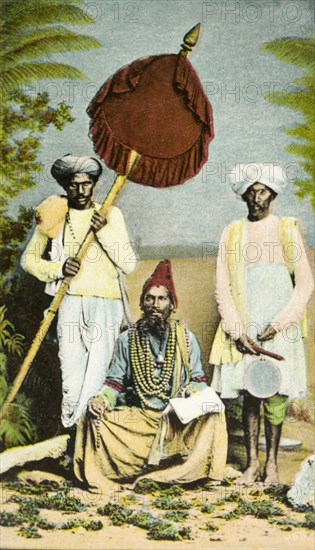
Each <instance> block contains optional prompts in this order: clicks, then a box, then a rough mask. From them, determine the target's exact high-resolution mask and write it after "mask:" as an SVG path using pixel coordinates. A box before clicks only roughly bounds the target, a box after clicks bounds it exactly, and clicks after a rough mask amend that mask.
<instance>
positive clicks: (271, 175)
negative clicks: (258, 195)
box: [231, 162, 286, 195]
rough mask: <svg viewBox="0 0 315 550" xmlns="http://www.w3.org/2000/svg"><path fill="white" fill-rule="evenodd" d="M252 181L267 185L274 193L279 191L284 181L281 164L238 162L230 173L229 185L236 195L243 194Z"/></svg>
mask: <svg viewBox="0 0 315 550" xmlns="http://www.w3.org/2000/svg"><path fill="white" fill-rule="evenodd" d="M254 183H262V184H263V185H267V187H269V188H270V189H272V190H273V191H274V192H275V193H281V191H283V190H284V188H285V186H286V181H285V178H284V174H283V169H282V168H281V166H279V165H276V164H272V163H269V162H268V163H265V164H264V163H259V162H251V163H248V164H238V165H237V169H236V170H235V173H233V174H231V187H232V189H233V191H234V192H235V193H237V194H238V195H243V194H244V193H245V192H246V191H247V189H248V188H249V187H250V186H251V185H253V184H254Z"/></svg>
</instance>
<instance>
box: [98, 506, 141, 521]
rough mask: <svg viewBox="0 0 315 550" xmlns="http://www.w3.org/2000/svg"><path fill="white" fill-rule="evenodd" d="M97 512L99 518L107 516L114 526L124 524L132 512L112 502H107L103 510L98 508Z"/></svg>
mask: <svg viewBox="0 0 315 550" xmlns="http://www.w3.org/2000/svg"><path fill="white" fill-rule="evenodd" d="M97 511H98V513H99V514H100V515H101V516H109V517H110V518H111V522H112V524H113V525H116V526H120V525H123V524H124V523H126V522H127V520H128V518H130V517H131V515H132V510H128V508H126V507H124V506H120V504H116V503H112V502H109V503H108V504H106V505H105V506H104V507H103V508H98V509H97Z"/></svg>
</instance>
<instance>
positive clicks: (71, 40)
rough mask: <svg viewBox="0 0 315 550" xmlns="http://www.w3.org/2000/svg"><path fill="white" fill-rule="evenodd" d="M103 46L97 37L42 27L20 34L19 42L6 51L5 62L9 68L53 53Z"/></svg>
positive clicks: (60, 28) (58, 28)
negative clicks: (29, 32) (33, 31)
mask: <svg viewBox="0 0 315 550" xmlns="http://www.w3.org/2000/svg"><path fill="white" fill-rule="evenodd" d="M101 46H102V44H101V42H100V41H99V40H96V39H95V38H91V37H90V36H87V35H82V34H77V33H74V32H71V31H69V30H68V29H65V28H62V27H57V28H52V27H51V28H47V29H40V30H39V31H37V32H35V33H31V34H27V35H20V36H18V37H17V43H16V44H14V43H13V44H12V43H11V44H10V49H7V51H4V53H5V59H4V64H5V68H7V67H9V66H12V65H14V64H16V63H20V62H22V61H29V60H30V59H37V58H39V57H44V56H45V55H47V54H51V53H60V52H61V53H67V52H69V51H83V50H91V49H94V48H100V47H101Z"/></svg>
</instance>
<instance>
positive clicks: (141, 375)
mask: <svg viewBox="0 0 315 550" xmlns="http://www.w3.org/2000/svg"><path fill="white" fill-rule="evenodd" d="M175 352H176V321H174V320H171V321H170V322H169V334H168V340H167V345H166V351H165V360H164V363H163V367H162V372H161V376H160V377H157V376H156V374H155V364H154V359H153V353H152V350H151V346H150V340H149V336H148V335H147V334H143V333H142V334H141V336H140V334H139V331H138V330H137V328H136V327H132V328H131V329H130V357H131V367H132V373H133V378H134V383H135V388H136V390H137V393H138V395H139V398H140V401H141V404H142V406H145V407H148V408H150V409H159V408H160V407H159V406H157V405H154V404H153V403H151V401H149V400H148V399H147V398H146V397H145V396H146V395H147V396H152V397H153V396H154V397H158V398H160V399H162V400H165V401H168V400H169V399H170V396H169V395H167V394H166V390H167V388H168V386H169V382H170V380H171V377H172V375H173V372H174V366H175Z"/></svg>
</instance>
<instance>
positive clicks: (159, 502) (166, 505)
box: [154, 497, 191, 510]
mask: <svg viewBox="0 0 315 550" xmlns="http://www.w3.org/2000/svg"><path fill="white" fill-rule="evenodd" d="M154 506H156V507H157V508H162V509H163V510H189V508H191V504H190V503H189V502H185V501H184V500H181V499H180V498H172V497H162V498H158V499H156V500H155V502H154Z"/></svg>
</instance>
